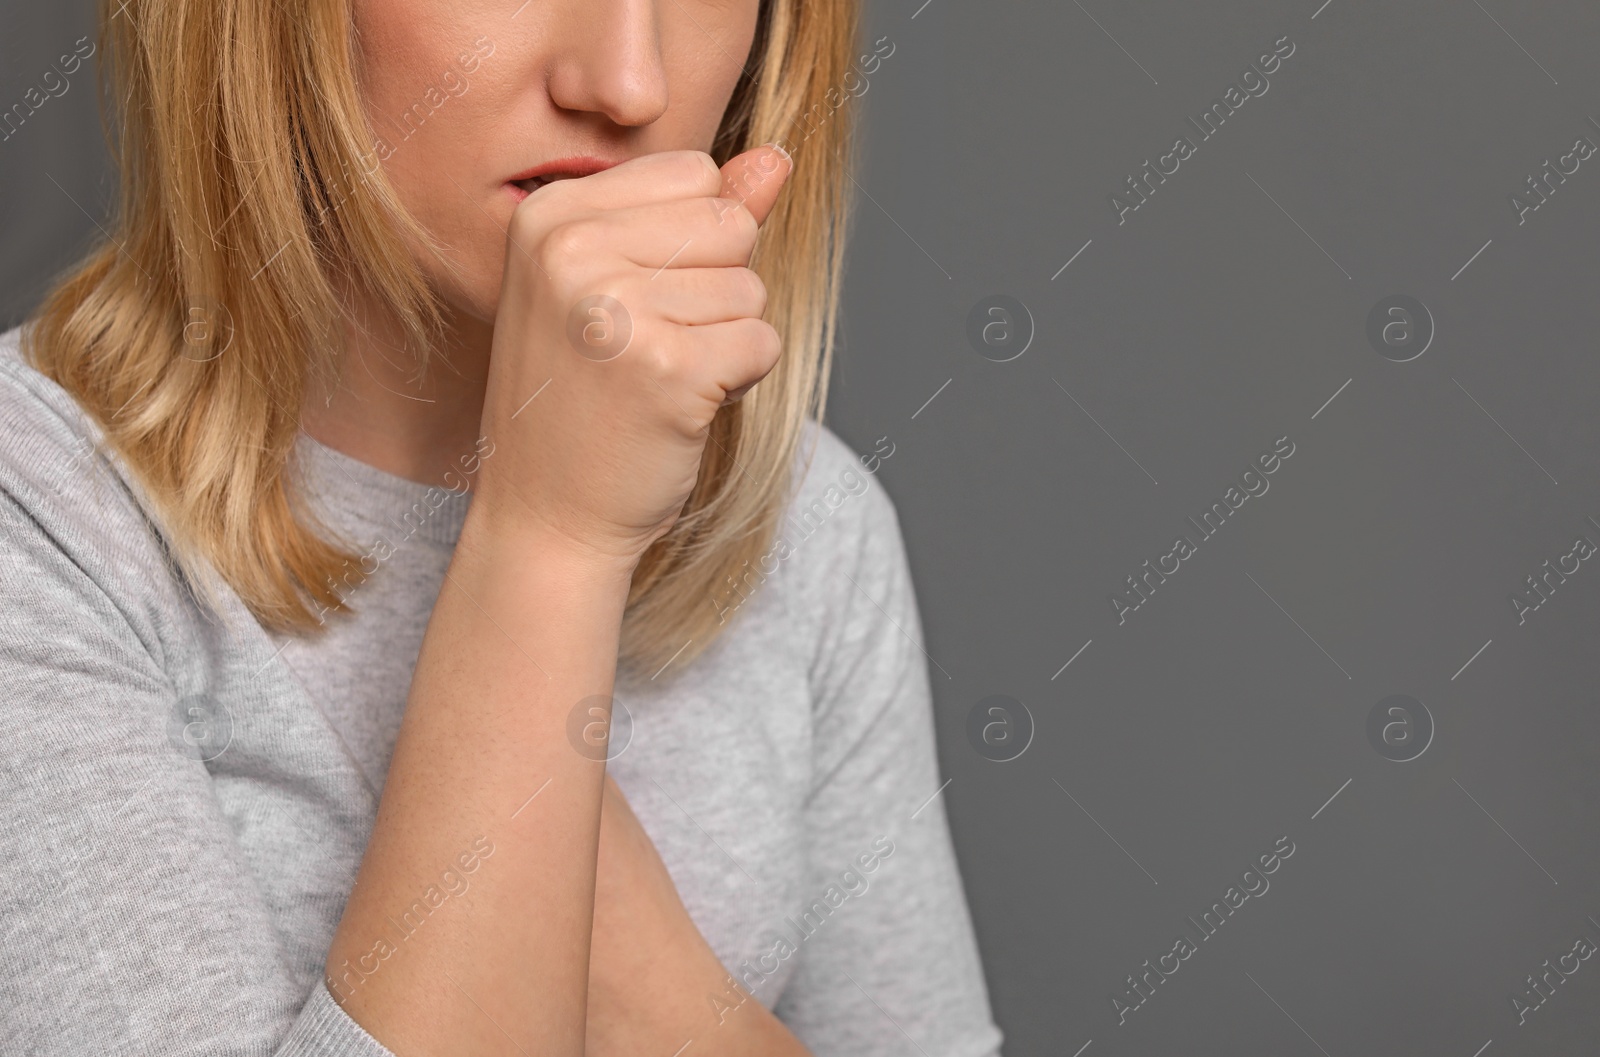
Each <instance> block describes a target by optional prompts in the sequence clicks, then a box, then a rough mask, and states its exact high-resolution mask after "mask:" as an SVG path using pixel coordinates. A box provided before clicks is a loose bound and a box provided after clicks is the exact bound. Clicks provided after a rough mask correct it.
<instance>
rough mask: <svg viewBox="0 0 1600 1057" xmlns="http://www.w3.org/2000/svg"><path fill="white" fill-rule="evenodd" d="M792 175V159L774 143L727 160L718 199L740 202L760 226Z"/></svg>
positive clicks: (723, 168)
mask: <svg viewBox="0 0 1600 1057" xmlns="http://www.w3.org/2000/svg"><path fill="white" fill-rule="evenodd" d="M793 171H794V159H792V158H791V157H790V156H789V152H788V151H786V150H784V149H783V148H782V147H780V146H778V145H777V144H775V143H768V144H766V145H765V146H761V147H757V148H755V149H754V150H747V151H745V152H744V153H743V154H740V155H738V156H736V157H733V158H729V159H728V163H727V164H726V165H724V166H723V167H722V191H721V192H720V196H721V197H722V198H725V199H728V200H729V201H730V202H743V203H744V207H745V208H746V209H748V210H750V212H751V214H752V215H754V216H755V218H756V223H758V224H759V223H761V222H762V221H764V220H766V219H767V214H768V213H770V212H772V207H773V205H774V204H775V203H776V202H777V201H778V192H779V191H781V190H783V185H784V182H785V181H787V180H788V179H789V174H790V173H792V172H793Z"/></svg>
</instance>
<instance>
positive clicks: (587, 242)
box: [539, 221, 594, 268]
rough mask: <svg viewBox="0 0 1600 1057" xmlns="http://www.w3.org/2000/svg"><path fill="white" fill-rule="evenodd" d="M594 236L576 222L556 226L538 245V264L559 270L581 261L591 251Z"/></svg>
mask: <svg viewBox="0 0 1600 1057" xmlns="http://www.w3.org/2000/svg"><path fill="white" fill-rule="evenodd" d="M593 244H594V236H593V233H592V232H591V231H589V229H588V227H587V225H585V224H583V223H581V222H578V221H567V222H565V223H562V224H557V225H556V226H555V227H553V228H551V229H550V231H549V232H548V233H546V234H545V237H544V240H543V241H542V242H541V243H540V244H539V258H540V263H541V264H542V265H544V266H545V267H546V268H561V267H565V266H567V265H569V264H570V263H571V262H573V261H577V260H581V259H583V258H584V257H585V256H587V255H588V254H589V253H590V252H591V251H592V250H593Z"/></svg>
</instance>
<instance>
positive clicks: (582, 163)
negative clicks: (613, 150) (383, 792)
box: [506, 155, 617, 202]
mask: <svg viewBox="0 0 1600 1057" xmlns="http://www.w3.org/2000/svg"><path fill="white" fill-rule="evenodd" d="M616 164H617V162H615V161H610V160H605V159H601V158H593V157H589V156H587V155H580V156H578V157H573V158H564V159H562V160H561V161H558V162H555V163H554V164H551V163H546V165H543V166H540V167H539V169H534V170H530V171H529V172H527V173H526V174H524V175H521V176H518V177H513V178H512V179H510V180H507V181H506V187H507V188H508V189H509V190H510V191H511V193H512V194H513V195H514V196H515V197H516V199H517V201H519V202H520V201H521V200H522V199H524V198H527V197H528V196H529V195H531V194H533V193H534V192H535V191H537V190H538V189H539V188H541V187H543V186H545V185H546V184H550V183H554V182H555V181H557V180H571V179H575V178H577V177H580V176H590V175H593V174H594V173H597V172H600V171H602V170H604V169H609V168H611V167H612V166H613V165H616ZM540 170H543V171H540Z"/></svg>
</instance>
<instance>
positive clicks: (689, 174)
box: [672, 150, 722, 193]
mask: <svg viewBox="0 0 1600 1057" xmlns="http://www.w3.org/2000/svg"><path fill="white" fill-rule="evenodd" d="M672 165H673V168H672V175H673V176H674V177H677V178H678V179H681V180H682V181H683V183H684V184H685V185H686V186H687V187H690V188H694V189H697V190H703V189H705V188H707V187H712V188H716V187H721V186H722V170H721V169H719V168H718V167H717V161H716V159H715V158H713V157H712V156H711V155H709V154H707V153H706V152H705V151H703V150H683V151H674V152H673V159H672ZM712 193H715V192H712Z"/></svg>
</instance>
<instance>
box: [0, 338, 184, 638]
mask: <svg viewBox="0 0 1600 1057" xmlns="http://www.w3.org/2000/svg"><path fill="white" fill-rule="evenodd" d="M21 333H22V331H21V328H16V329H13V330H10V331H7V332H5V333H3V334H0V553H3V554H4V555H5V565H6V566H7V569H6V570H5V571H6V573H7V576H6V579H7V580H9V581H12V582H11V583H10V584H9V585H8V587H10V588H12V589H13V590H14V589H16V588H17V587H19V586H20V584H19V583H18V582H17V580H19V579H22V578H26V579H27V581H28V583H29V587H28V593H29V594H30V595H36V596H39V597H38V598H36V599H35V600H36V601H40V602H42V601H44V600H45V599H46V598H54V599H57V600H59V602H60V603H61V604H63V605H74V606H80V605H82V604H84V603H89V604H92V605H93V606H94V607H97V608H99V607H105V606H107V605H109V606H110V607H112V608H114V609H116V610H120V611H121V614H122V617H124V618H126V619H127V621H128V623H129V624H130V625H132V626H133V628H134V629H135V631H136V632H138V633H139V635H140V638H141V639H144V640H145V644H146V646H153V645H154V643H153V642H152V641H151V634H152V633H151V630H150V629H151V622H150V621H149V620H148V619H146V618H147V616H148V614H149V611H150V610H151V609H152V607H153V606H155V605H157V604H167V603H170V602H171V601H172V600H173V599H172V596H173V589H174V587H175V584H174V581H173V578H172V571H171V567H170V565H169V562H168V553H167V550H166V548H165V546H164V544H163V542H162V539H161V536H160V533H159V531H158V530H157V528H156V525H155V522H154V521H153V519H152V517H151V516H150V514H149V512H148V507H147V504H145V503H144V502H143V501H142V500H141V493H140V491H139V489H138V487H137V485H136V484H135V483H134V482H133V479H132V477H131V475H130V474H129V473H128V472H127V470H126V467H125V466H124V465H123V464H122V462H121V460H120V459H119V458H118V457H117V456H116V455H115V454H114V453H112V452H111V451H109V450H108V447H107V445H106V444H105V439H104V434H103V432H102V430H101V429H100V428H99V426H98V424H97V423H96V422H95V421H94V420H93V419H92V418H91V417H90V416H89V415H88V414H87V413H85V412H84V411H83V409H82V408H81V407H79V405H78V403H77V401H76V400H75V399H74V398H73V397H72V395H71V394H70V393H68V392H67V391H66V390H65V389H63V388H62V387H61V386H59V385H57V384H56V383H55V382H54V381H52V380H51V379H49V378H48V377H46V376H45V375H43V374H42V373H40V372H39V371H37V370H36V369H34V367H33V366H32V365H31V364H29V363H28V362H27V360H26V359H25V358H24V357H23V355H22V352H21V349H20V338H21ZM158 596H159V602H158Z"/></svg>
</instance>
